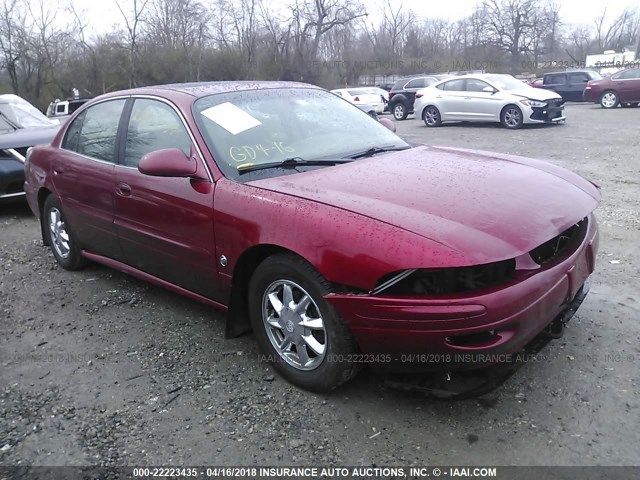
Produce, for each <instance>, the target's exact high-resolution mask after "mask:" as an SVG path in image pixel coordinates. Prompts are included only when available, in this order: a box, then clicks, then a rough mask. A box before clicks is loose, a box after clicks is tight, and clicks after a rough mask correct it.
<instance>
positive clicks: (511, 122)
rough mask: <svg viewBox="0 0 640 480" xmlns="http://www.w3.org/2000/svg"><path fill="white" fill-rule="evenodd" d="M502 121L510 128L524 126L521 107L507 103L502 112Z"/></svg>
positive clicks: (504, 125) (503, 124)
mask: <svg viewBox="0 0 640 480" xmlns="http://www.w3.org/2000/svg"><path fill="white" fill-rule="evenodd" d="M500 123H502V126H503V127H505V128H508V129H510V130H515V129H518V128H522V125H523V123H524V117H523V115H522V110H521V109H520V107H518V106H517V105H507V106H506V107H504V108H503V109H502V113H500Z"/></svg>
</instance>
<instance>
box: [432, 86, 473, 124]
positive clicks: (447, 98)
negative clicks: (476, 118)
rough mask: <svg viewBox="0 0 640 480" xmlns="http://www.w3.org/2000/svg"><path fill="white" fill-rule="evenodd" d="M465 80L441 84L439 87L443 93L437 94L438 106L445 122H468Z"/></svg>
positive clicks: (436, 101)
mask: <svg viewBox="0 0 640 480" xmlns="http://www.w3.org/2000/svg"><path fill="white" fill-rule="evenodd" d="M464 81H465V80H464V79H463V78H458V79H454V80H449V81H448V82H445V83H441V84H440V85H438V86H437V88H438V89H439V90H442V92H438V93H437V94H436V96H435V97H436V100H435V103H436V106H437V107H438V110H440V116H441V117H442V119H443V120H466V119H467V116H466V115H467V112H466V109H467V105H466V104H465V102H466V101H465V98H464V97H465V96H466V94H467V92H465V91H464Z"/></svg>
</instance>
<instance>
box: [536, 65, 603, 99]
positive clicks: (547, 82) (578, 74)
mask: <svg viewBox="0 0 640 480" xmlns="http://www.w3.org/2000/svg"><path fill="white" fill-rule="evenodd" d="M601 78H602V76H601V75H600V74H599V73H598V72H596V71H594V70H571V71H567V72H549V73H545V74H544V77H543V79H542V88H546V89H547V90H551V91H553V92H556V93H557V94H558V95H560V96H561V97H562V98H563V99H564V100H565V101H571V102H582V101H583V92H584V88H585V86H586V85H587V82H589V81H592V80H600V79H601Z"/></svg>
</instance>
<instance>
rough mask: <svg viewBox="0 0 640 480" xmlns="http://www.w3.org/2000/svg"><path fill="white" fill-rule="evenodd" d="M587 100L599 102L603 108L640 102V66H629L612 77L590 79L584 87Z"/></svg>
mask: <svg viewBox="0 0 640 480" xmlns="http://www.w3.org/2000/svg"><path fill="white" fill-rule="evenodd" d="M583 99H584V101H585V102H593V103H599V104H600V105H601V106H602V108H616V107H617V106H618V105H622V106H633V107H637V106H638V104H640V68H628V69H626V70H622V71H620V72H618V73H615V74H614V75H611V76H610V77H605V78H602V79H599V80H590V81H589V82H587V84H586V86H585V88H584V94H583Z"/></svg>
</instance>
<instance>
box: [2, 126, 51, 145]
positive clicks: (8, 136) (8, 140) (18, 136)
mask: <svg viewBox="0 0 640 480" xmlns="http://www.w3.org/2000/svg"><path fill="white" fill-rule="evenodd" d="M58 130H60V125H55V126H52V127H46V128H21V129H19V130H15V131H13V132H8V133H2V134H0V148H2V149H4V148H24V147H33V146H34V145H45V144H48V143H51V141H52V140H53V138H54V137H55V136H56V134H57V133H58Z"/></svg>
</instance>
